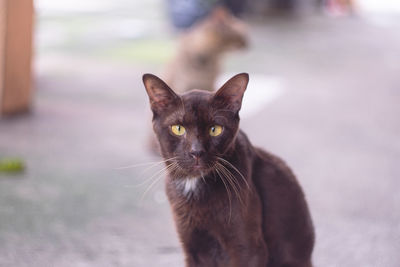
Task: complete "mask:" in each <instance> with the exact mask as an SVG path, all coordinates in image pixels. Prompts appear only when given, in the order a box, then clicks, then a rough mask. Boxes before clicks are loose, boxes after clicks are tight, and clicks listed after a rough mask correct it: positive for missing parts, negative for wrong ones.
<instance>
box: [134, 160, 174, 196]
mask: <svg viewBox="0 0 400 267" xmlns="http://www.w3.org/2000/svg"><path fill="white" fill-rule="evenodd" d="M177 165H178V164H177V163H176V162H172V163H171V164H169V165H167V166H166V167H165V168H163V169H162V170H160V171H158V172H157V173H156V174H155V175H157V174H158V176H157V178H156V179H154V180H153V182H152V183H151V184H150V185H149V186H148V187H147V189H146V190H145V191H144V192H143V194H142V196H141V198H140V203H141V202H142V201H143V199H144V197H145V196H146V194H147V192H148V191H150V189H151V188H152V187H153V186H154V185H155V184H156V183H157V182H158V181H160V180H161V178H163V175H161V174H165V173H166V172H167V171H170V169H173V168H175V167H176V166H177ZM155 175H153V176H152V178H153V177H154V176H155Z"/></svg>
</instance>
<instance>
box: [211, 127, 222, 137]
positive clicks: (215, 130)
mask: <svg viewBox="0 0 400 267" xmlns="http://www.w3.org/2000/svg"><path fill="white" fill-rule="evenodd" d="M221 133H222V126H220V125H214V126H211V127H210V135H211V136H218V135H220V134H221Z"/></svg>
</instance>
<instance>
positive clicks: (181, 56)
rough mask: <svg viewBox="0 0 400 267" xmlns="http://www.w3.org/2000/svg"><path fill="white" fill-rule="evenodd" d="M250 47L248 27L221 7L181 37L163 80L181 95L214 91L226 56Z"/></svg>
mask: <svg viewBox="0 0 400 267" xmlns="http://www.w3.org/2000/svg"><path fill="white" fill-rule="evenodd" d="M246 46H247V36H246V29H245V25H244V23H243V22H241V21H240V20H239V19H237V18H235V17H234V16H233V15H232V14H231V13H230V12H229V11H228V10H227V9H226V8H223V7H217V8H215V9H214V10H213V11H212V13H211V14H210V15H209V16H208V17H206V18H205V19H203V20H202V21H200V22H199V23H197V24H195V25H194V26H193V27H192V28H191V29H190V30H188V31H187V32H185V33H184V34H183V35H182V36H181V39H180V42H179V46H178V49H177V52H176V55H175V57H174V58H173V59H172V61H171V62H170V63H169V64H168V65H167V68H166V70H165V73H164V75H163V78H164V80H165V81H166V83H167V84H168V85H169V86H171V87H172V88H174V90H176V92H179V93H183V92H186V91H189V90H192V89H203V90H208V91H213V90H214V89H215V80H216V78H217V76H218V74H219V73H220V64H221V63H220V61H221V58H222V56H223V55H224V53H225V52H227V51H230V50H235V49H243V48H245V47H246Z"/></svg>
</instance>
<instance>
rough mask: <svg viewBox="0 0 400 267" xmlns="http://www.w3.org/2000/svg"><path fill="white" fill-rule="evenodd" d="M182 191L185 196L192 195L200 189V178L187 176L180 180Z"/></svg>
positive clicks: (179, 184) (179, 185)
mask: <svg viewBox="0 0 400 267" xmlns="http://www.w3.org/2000/svg"><path fill="white" fill-rule="evenodd" d="M177 186H178V187H179V189H180V190H182V193H183V194H184V195H185V196H190V195H191V194H193V193H195V192H196V191H197V190H198V186H199V178H198V177H187V178H184V179H182V180H180V181H179V182H178V184H177Z"/></svg>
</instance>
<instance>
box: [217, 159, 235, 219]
mask: <svg viewBox="0 0 400 267" xmlns="http://www.w3.org/2000/svg"><path fill="white" fill-rule="evenodd" d="M214 170H215V171H216V172H217V174H218V176H219V177H220V178H221V181H222V183H224V187H225V189H226V193H227V195H228V200H229V218H228V223H230V222H231V218H232V200H231V192H230V190H229V188H228V186H227V185H226V183H225V181H224V178H223V176H221V173H220V172H219V170H218V165H215V169H213V171H214Z"/></svg>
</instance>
